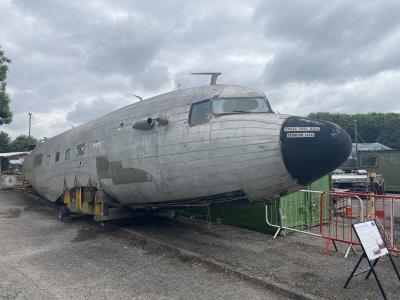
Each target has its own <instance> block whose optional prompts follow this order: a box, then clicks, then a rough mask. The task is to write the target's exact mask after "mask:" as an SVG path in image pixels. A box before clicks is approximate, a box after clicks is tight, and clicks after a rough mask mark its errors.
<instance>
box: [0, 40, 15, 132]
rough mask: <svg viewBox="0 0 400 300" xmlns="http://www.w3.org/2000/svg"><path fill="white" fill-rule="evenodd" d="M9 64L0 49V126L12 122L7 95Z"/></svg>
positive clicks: (8, 60)
mask: <svg viewBox="0 0 400 300" xmlns="http://www.w3.org/2000/svg"><path fill="white" fill-rule="evenodd" d="M10 62H11V60H10V59H8V58H7V57H6V56H4V52H3V51H2V50H1V47H0V125H1V124H10V123H11V121H12V112H11V110H10V97H9V96H8V94H7V91H6V87H7V82H6V79H7V72H8V65H7V64H9V63H10Z"/></svg>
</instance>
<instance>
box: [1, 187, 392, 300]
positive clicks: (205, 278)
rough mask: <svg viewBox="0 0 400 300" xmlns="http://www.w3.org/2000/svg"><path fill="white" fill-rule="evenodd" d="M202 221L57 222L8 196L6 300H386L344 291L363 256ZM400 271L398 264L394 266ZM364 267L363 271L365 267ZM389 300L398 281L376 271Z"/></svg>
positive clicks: (4, 212) (43, 209)
mask: <svg viewBox="0 0 400 300" xmlns="http://www.w3.org/2000/svg"><path fill="white" fill-rule="evenodd" d="M208 225H209V224H207V223H205V222H203V221H200V220H190V219H188V218H177V219H174V220H171V219H165V218H159V217H140V218H136V219H133V220H129V221H124V222H117V223H114V224H110V223H108V224H106V225H105V226H104V227H102V226H100V225H99V224H97V223H94V222H92V221H90V219H89V218H87V217H80V218H71V219H70V220H67V222H64V223H63V222H60V221H59V220H58V219H57V207H56V206H54V205H52V204H50V203H49V202H46V201H43V200H35V199H32V198H31V197H26V196H24V194H23V193H21V192H18V191H12V190H9V191H1V192H0V299H15V298H17V299H18V298H19V299H24V298H30V299H39V298H40V299H70V298H77V299H83V298H89V299H92V298H96V299H121V298H132V299H287V298H295V299H380V298H381V294H380V291H379V289H378V287H377V284H376V282H375V280H374V278H373V277H372V276H371V278H370V279H368V280H364V278H363V277H362V276H358V277H355V278H354V279H353V280H352V281H351V283H350V285H349V287H348V288H347V289H343V284H344V282H345V281H346V279H347V277H348V276H349V274H350V273H351V271H352V269H353V267H354V265H355V264H356V262H357V260H358V258H359V255H360V251H359V250H358V254H354V253H352V254H350V256H349V257H348V258H347V259H346V258H344V252H345V250H346V246H345V245H339V252H329V253H328V254H323V253H322V248H323V245H324V243H325V241H324V240H323V239H319V238H315V237H312V236H307V235H304V234H290V235H288V236H287V237H279V238H277V239H275V240H274V239H273V238H272V236H269V235H266V234H261V233H257V232H252V231H248V230H245V229H240V228H235V227H230V226H225V225H222V224H212V225H211V227H210V228H209V227H208ZM394 260H395V263H396V264H397V266H398V268H399V269H400V258H399V257H398V256H397V257H394ZM364 267H365V266H364ZM376 270H377V273H378V275H379V278H380V279H381V282H382V284H383V286H384V289H385V291H386V293H387V296H388V298H389V299H399V295H400V282H399V281H398V279H397V277H396V274H395V273H394V271H393V270H392V268H391V266H390V264H389V260H388V259H387V258H383V259H381V260H380V261H379V264H378V266H377V268H376Z"/></svg>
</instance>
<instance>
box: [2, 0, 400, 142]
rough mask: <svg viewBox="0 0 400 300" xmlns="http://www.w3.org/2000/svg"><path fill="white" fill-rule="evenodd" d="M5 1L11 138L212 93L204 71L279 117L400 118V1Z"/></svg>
mask: <svg viewBox="0 0 400 300" xmlns="http://www.w3.org/2000/svg"><path fill="white" fill-rule="evenodd" d="M3 3H4V4H3ZM3 3H2V5H3V6H2V8H3V9H2V10H1V11H0V41H1V46H2V47H3V49H4V50H5V51H6V55H7V56H8V57H10V58H11V59H12V64H11V65H10V72H9V77H8V88H9V92H10V95H11V97H12V102H11V107H12V110H13V111H14V114H15V118H14V122H13V123H12V124H11V125H10V126H7V127H6V129H7V130H8V131H9V132H10V133H11V134H12V135H14V136H15V135H18V134H20V133H25V132H26V124H27V120H26V118H27V113H28V112H30V111H31V112H33V115H34V120H33V126H34V131H33V132H34V134H35V135H37V136H38V137H43V136H51V135H54V134H57V133H59V132H62V131H63V130H66V129H69V128H70V124H71V123H73V124H74V125H75V126H77V125H79V124H81V123H83V122H86V121H88V120H89V119H93V118H95V117H97V116H100V115H101V114H105V113H108V112H109V111H111V110H113V109H116V108H118V107H121V106H123V105H127V104H129V103H131V102H133V101H135V100H134V98H133V97H132V95H133V94H137V95H140V96H142V97H144V98H146V97H150V96H154V95H157V94H159V93H163V92H167V91H170V90H171V89H176V88H177V87H178V84H179V85H180V86H181V87H182V88H187V87H191V86H196V85H201V84H208V83H209V78H207V77H199V76H191V75H190V73H191V72H201V71H220V72H223V75H222V76H221V77H220V78H219V82H220V83H232V84H241V85H246V86H250V87H254V88H258V89H261V90H263V91H265V92H266V94H267V95H268V97H269V99H270V101H271V103H272V105H273V107H274V108H275V110H279V111H280V112H282V113H291V114H297V115H305V114H307V113H309V112H312V111H337V112H349V113H353V112H367V111H373V110H376V111H400V107H399V106H397V105H396V104H394V100H395V99H396V95H398V94H399V88H398V86H399V85H398V79H399V74H400V56H399V55H398V53H399V52H400V19H399V18H398V17H397V12H398V11H399V10H400V2H399V1H363V2H360V3H358V2H348V1H334V2H332V1H331V2H326V1H325V2H321V1H317V0H310V1H295V0H290V1H281V2H277V1H272V0H266V1H260V0H247V1H244V0H230V1H227V0H223V1H212V0H204V1H198V2H193V1H183V0H165V1H156V0H149V1H141V0H115V1H105V0H94V1H83V2H82V1H78V0H71V1H62V0H52V1H50V0H37V1H28V0H14V1H11V0H5V1H3ZM377 99H379V101H378V102H377ZM377 103H379V104H377Z"/></svg>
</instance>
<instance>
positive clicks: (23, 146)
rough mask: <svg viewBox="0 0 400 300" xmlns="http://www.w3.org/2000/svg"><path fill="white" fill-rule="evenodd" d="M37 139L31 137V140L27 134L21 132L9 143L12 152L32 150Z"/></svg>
mask: <svg viewBox="0 0 400 300" xmlns="http://www.w3.org/2000/svg"><path fill="white" fill-rule="evenodd" d="M36 143H37V140H36V139H35V138H33V137H31V140H30V142H29V137H28V136H27V135H24V134H21V135H20V136H17V137H16V138H15V139H14V140H13V141H12V142H11V143H10V145H9V151H10V152H22V151H29V150H31V145H35V144H36Z"/></svg>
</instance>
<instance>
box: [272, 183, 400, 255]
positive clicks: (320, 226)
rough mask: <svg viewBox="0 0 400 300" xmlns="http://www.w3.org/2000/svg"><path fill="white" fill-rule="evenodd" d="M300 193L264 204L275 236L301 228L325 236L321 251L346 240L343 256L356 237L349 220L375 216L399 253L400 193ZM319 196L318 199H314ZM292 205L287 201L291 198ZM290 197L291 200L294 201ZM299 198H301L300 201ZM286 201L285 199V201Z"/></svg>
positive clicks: (355, 243) (393, 249)
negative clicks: (283, 199)
mask: <svg viewBox="0 0 400 300" xmlns="http://www.w3.org/2000/svg"><path fill="white" fill-rule="evenodd" d="M301 192H302V193H304V194H303V197H302V199H300V200H299V197H298V196H297V197H296V198H293V199H290V198H289V199H286V200H287V201H284V203H280V204H277V203H275V204H273V205H272V206H268V205H267V206H266V211H265V215H266V222H267V224H268V225H269V226H271V227H274V228H276V229H277V230H276V232H275V235H274V238H276V237H277V235H278V234H279V233H280V232H283V231H282V230H287V231H295V232H300V233H304V234H308V235H312V236H316V237H321V238H324V239H326V243H325V246H324V253H327V252H328V251H329V247H330V245H331V244H333V246H334V248H335V250H336V251H337V245H336V242H341V243H345V244H348V245H349V246H348V248H347V251H346V255H345V256H346V257H347V256H348V254H349V252H350V250H354V248H353V246H354V245H358V244H359V242H358V239H357V237H356V235H355V233H354V232H353V229H352V224H354V223H359V222H363V221H366V220H372V219H375V220H376V223H377V224H378V226H379V229H380V232H381V233H382V236H383V237H384V238H385V241H386V243H387V245H388V247H389V250H390V251H392V252H397V253H400V196H395V195H375V194H364V193H352V192H338V191H329V192H322V191H311V190H302V191H301ZM317 199H318V200H317ZM292 200H293V201H297V202H296V203H295V205H292V206H285V205H289V204H290V203H291V201H292ZM293 201H292V202H293ZM299 201H300V202H299ZM285 202H288V203H285Z"/></svg>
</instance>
